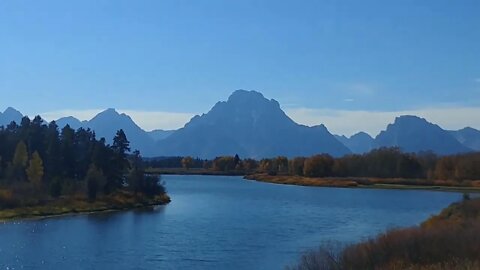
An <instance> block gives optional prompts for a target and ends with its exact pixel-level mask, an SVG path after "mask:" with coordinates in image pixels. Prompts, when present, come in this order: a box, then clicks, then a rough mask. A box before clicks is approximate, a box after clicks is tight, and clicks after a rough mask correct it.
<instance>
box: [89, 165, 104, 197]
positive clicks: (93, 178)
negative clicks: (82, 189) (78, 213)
mask: <svg viewBox="0 0 480 270" xmlns="http://www.w3.org/2000/svg"><path fill="white" fill-rule="evenodd" d="M85 181H86V182H87V196H88V199H90V200H95V199H96V198H97V194H98V192H99V191H100V190H102V186H103V185H104V184H105V177H104V175H103V172H102V171H101V170H99V169H98V168H97V167H96V166H95V164H91V165H90V167H89V169H88V172H87V174H86V179H85Z"/></svg>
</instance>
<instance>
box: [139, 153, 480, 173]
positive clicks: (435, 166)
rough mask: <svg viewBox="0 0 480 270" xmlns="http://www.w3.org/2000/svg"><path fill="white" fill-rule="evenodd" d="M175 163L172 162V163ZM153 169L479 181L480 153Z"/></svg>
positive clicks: (163, 163) (182, 163)
mask: <svg viewBox="0 0 480 270" xmlns="http://www.w3.org/2000/svg"><path fill="white" fill-rule="evenodd" d="M173 160H175V162H172V161H173ZM147 165H148V166H149V167H152V168H182V167H183V168H184V169H190V168H203V169H205V170H211V171H216V172H243V173H245V174H250V173H268V174H270V175H277V174H279V175H295V176H306V177H376V178H410V179H431V180H434V179H435V180H457V181H462V180H480V153H478V152H477V153H468V154H458V155H450V156H437V155H435V154H433V153H431V152H425V153H419V154H414V153H404V152H402V151H401V150H400V149H399V148H395V147H392V148H379V149H375V150H372V151H371V152H369V153H366V154H362V155H360V154H353V155H346V156H343V157H340V158H333V157H332V156H330V155H327V154H320V155H315V156H311V157H296V158H291V159H288V158H286V157H282V156H279V157H275V158H266V159H261V160H254V159H250V158H248V159H241V158H240V157H239V156H238V155H235V156H221V157H217V158H215V159H213V160H201V159H198V158H197V159H194V158H192V157H183V158H181V157H175V158H163V159H161V160H151V161H149V162H147Z"/></svg>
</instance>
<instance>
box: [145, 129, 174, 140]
mask: <svg viewBox="0 0 480 270" xmlns="http://www.w3.org/2000/svg"><path fill="white" fill-rule="evenodd" d="M173 132H175V130H163V129H155V130H152V131H147V133H148V135H149V136H150V138H152V139H153V140H154V141H160V140H163V139H165V138H167V137H168V136H170V135H172V134H173Z"/></svg>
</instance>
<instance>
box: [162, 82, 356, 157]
mask: <svg viewBox="0 0 480 270" xmlns="http://www.w3.org/2000/svg"><path fill="white" fill-rule="evenodd" d="M158 145H159V151H160V154H161V155H192V156H198V157H201V158H213V157H216V156H220V155H234V154H238V155H240V156H241V157H255V158H262V157H273V156H278V155H284V156H288V157H293V156H308V155H313V154H318V153H329V154H331V155H334V156H341V155H344V154H347V153H350V151H349V150H348V149H347V148H346V147H345V146H344V145H342V144H341V143H340V142H339V141H337V140H336V139H335V138H334V137H333V135H332V134H330V132H328V130H327V129H326V128H325V126H323V125H320V126H315V127H307V126H303V125H299V124H297V123H295V122H294V121H293V120H291V119H290V118H289V117H288V116H287V115H286V114H285V113H284V112H283V111H282V110H281V109H280V105H279V104H278V102H277V101H275V100H273V99H272V100H268V99H266V98H265V97H263V95H262V94H260V93H258V92H255V91H245V90H238V91H235V92H234V93H233V94H232V95H231V96H230V97H229V99H228V100H227V101H224V102H218V103H217V104H216V105H215V106H214V107H213V108H212V109H211V110H210V111H209V112H208V113H207V114H203V115H202V116H198V115H197V116H195V117H193V118H192V119H191V120H190V122H189V123H187V124H186V125H185V127H183V128H181V129H179V130H177V131H175V132H174V133H173V134H171V135H170V136H169V137H168V138H166V139H164V140H162V141H160V142H159V143H158Z"/></svg>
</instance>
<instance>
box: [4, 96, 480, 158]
mask: <svg viewBox="0 0 480 270" xmlns="http://www.w3.org/2000/svg"><path fill="white" fill-rule="evenodd" d="M22 117H23V115H22V114H21V113H20V112H19V111H17V110H15V109H13V108H11V107H9V108H7V109H6V110H5V111H4V112H3V113H0V126H6V125H8V124H9V123H10V122H11V121H15V122H17V123H20V121H21V118H22ZM56 123H57V125H58V126H59V128H63V127H64V126H66V125H67V124H68V125H69V126H70V127H72V128H74V129H78V128H81V127H82V128H90V129H92V130H94V131H95V133H96V135H97V137H104V138H106V140H107V142H108V143H111V141H112V138H113V137H114V135H115V133H116V131H117V130H118V129H123V130H124V131H125V133H126V135H127V137H128V139H129V140H130V142H131V148H132V150H133V149H138V150H140V151H141V152H142V154H143V155H144V156H146V157H154V156H185V155H190V156H195V157H200V158H214V157H216V156H221V155H234V154H238V155H239V156H241V157H252V158H263V157H274V156H279V155H282V156H287V157H295V156H310V155H313V154H317V153H328V154H330V155H332V156H343V155H346V154H350V153H357V154H362V153H366V152H368V151H370V150H372V149H375V148H379V147H392V146H395V147H399V148H401V149H402V150H403V151H405V152H423V151H432V152H435V153H437V154H440V155H445V154H455V153H464V152H469V151H480V131H479V130H476V129H474V128H471V127H466V128H464V129H461V130H457V131H448V130H444V129H442V128H441V127H439V126H438V125H435V124H433V123H430V122H428V121H427V120H426V119H423V118H420V117H417V116H408V115H406V116H400V117H397V118H396V119H395V120H394V122H393V123H392V124H389V125H388V126H387V127H386V129H385V130H383V131H382V132H380V134H378V135H377V136H376V137H375V138H373V137H371V136H370V135H369V134H367V133H365V132H359V133H357V134H355V135H353V136H351V137H346V136H340V135H333V134H331V133H330V132H329V131H328V129H327V127H325V126H324V125H317V126H312V127H309V126H305V125H301V124H298V123H295V122H294V121H293V120H292V119H291V118H289V117H288V116H287V115H286V114H285V112H284V111H283V110H282V109H281V108H280V104H279V103H278V102H277V101H276V100H274V99H267V98H265V97H264V96H263V95H262V94H261V93H259V92H256V91H245V90H237V91H235V92H233V94H232V95H231V96H230V97H229V98H228V100H226V101H221V102H218V103H217V104H215V105H214V106H213V107H212V109H211V110H210V111H209V112H208V113H205V114H202V115H196V116H194V117H193V118H192V119H191V120H190V121H189V122H188V123H187V124H185V126H184V127H182V128H180V129H178V130H161V129H158V130H153V131H145V130H143V129H142V128H140V127H139V126H138V125H137V124H136V123H135V122H134V121H133V120H132V118H131V117H130V116H128V115H126V114H124V113H119V112H117V111H116V110H115V109H112V108H110V109H107V110H105V111H102V112H100V113H99V114H97V115H96V116H95V117H93V118H92V119H90V120H87V121H80V120H78V119H76V118H74V117H71V116H69V117H63V118H60V119H58V120H56Z"/></svg>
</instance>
